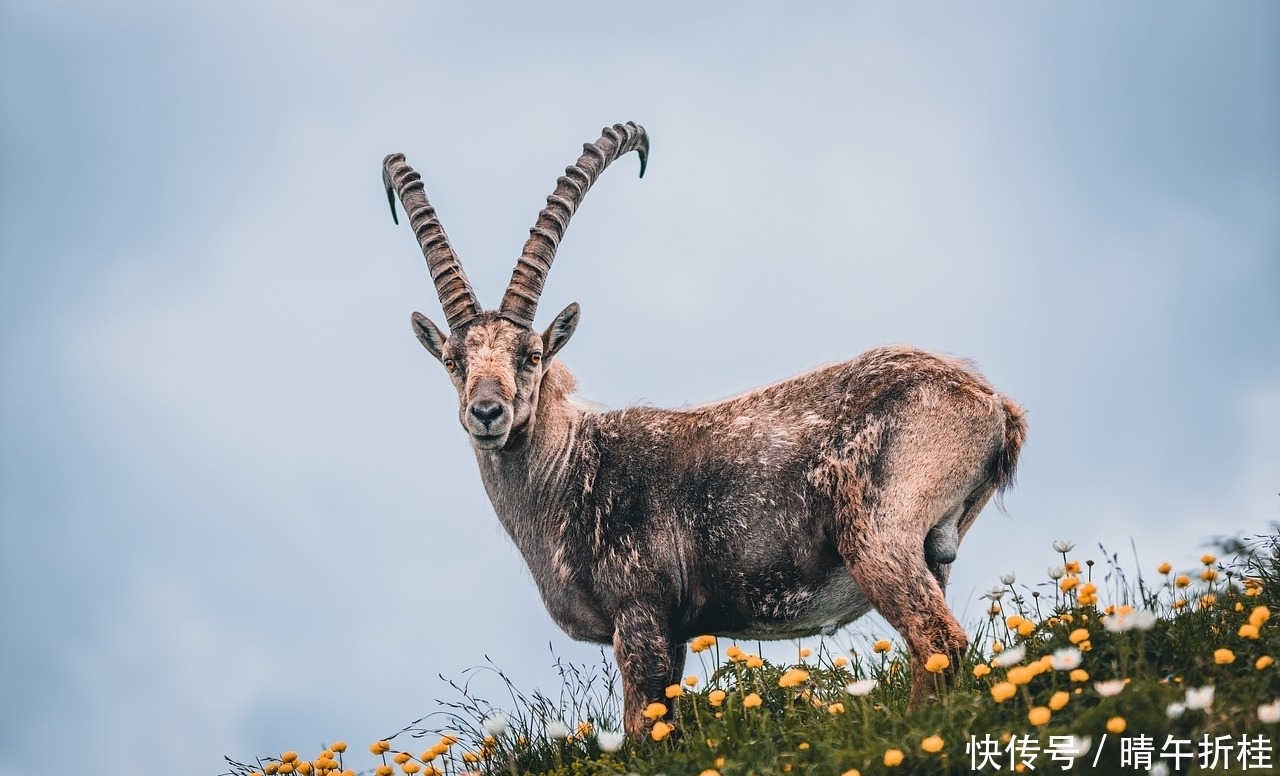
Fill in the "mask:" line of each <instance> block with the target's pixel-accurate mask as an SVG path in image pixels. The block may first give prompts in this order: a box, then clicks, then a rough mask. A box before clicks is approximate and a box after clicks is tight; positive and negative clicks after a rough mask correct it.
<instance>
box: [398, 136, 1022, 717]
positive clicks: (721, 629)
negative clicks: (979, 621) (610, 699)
mask: <svg viewBox="0 0 1280 776" xmlns="http://www.w3.org/2000/svg"><path fill="white" fill-rule="evenodd" d="M583 148H584V152H583V154H582V156H581V157H580V158H579V159H578V161H577V163H576V164H574V165H573V166H572V167H569V168H567V169H566V170H565V175H564V176H563V177H561V178H560V179H559V181H557V183H556V189H555V191H554V192H553V193H552V194H551V196H549V197H547V206H546V207H545V208H544V209H543V210H542V212H541V213H539V215H538V221H537V223H536V224H535V225H534V227H533V228H532V229H531V230H530V232H531V234H530V237H529V240H528V242H526V243H525V245H524V250H523V251H522V253H521V255H520V260H519V261H518V262H517V264H516V268H515V273H514V274H513V276H512V278H511V283H510V285H509V286H507V291H506V294H505V296H503V299H502V303H501V305H500V306H499V307H498V309H497V310H496V311H493V310H489V311H486V310H484V309H482V308H481V307H480V303H479V302H478V301H477V300H476V296H475V293H474V292H473V291H472V290H471V284H470V282H469V281H468V280H467V277H466V275H465V274H464V273H463V271H462V266H461V265H460V264H459V262H458V258H457V256H456V255H455V254H454V252H453V249H452V248H451V247H450V246H449V241H448V238H447V237H445V233H444V230H443V229H442V228H441V226H440V222H439V221H438V220H437V218H436V214H435V211H434V210H433V209H432V207H431V205H430V204H429V203H428V202H427V198H426V196H425V194H424V193H423V185H422V181H421V179H420V178H419V176H418V174H417V173H416V172H414V171H413V169H412V168H410V167H409V165H408V164H406V163H405V159H404V156H403V155H401V154H392V155H390V156H388V157H387V158H386V160H385V161H384V163H383V182H384V183H385V184H386V188H387V198H388V200H389V201H390V203H391V212H392V215H393V216H394V215H395V198H394V196H393V192H395V193H398V194H399V196H400V201H401V203H402V204H403V206H404V209H405V211H406V212H407V213H408V216H409V223H410V224H411V225H412V227H413V230H414V233H415V234H416V235H417V237H418V242H419V243H420V245H421V247H422V251H423V253H424V254H425V256H426V259H427V266H428V267H429V268H430V271H431V277H432V279H433V280H434V281H435V286H436V291H437V293H438V294H439V296H440V301H441V303H442V305H443V307H444V315H445V319H446V320H447V321H448V323H449V334H448V335H447V336H446V335H445V333H444V332H442V331H441V330H440V329H439V328H438V327H437V326H436V325H435V324H433V323H432V322H431V321H429V320H427V319H426V318H425V317H424V316H423V315H421V314H420V313H416V312H415V313H414V314H413V329H414V332H415V333H416V334H417V337H418V339H419V340H421V342H422V344H423V346H425V347H426V349H427V350H429V351H430V352H431V355H433V356H435V357H436V358H438V359H439V360H440V362H441V363H442V364H444V368H445V369H446V370H447V371H448V372H449V377H450V378H451V379H452V380H453V385H454V387H455V388H456V389H457V391H458V398H459V408H458V416H459V420H460V421H461V422H462V427H463V428H464V429H466V431H467V433H468V434H470V435H471V443H472V446H473V447H474V448H475V454H476V459H477V461H478V462H479V464H480V474H481V477H482V478H483V480H484V485H485V489H486V490H487V491H488V493H489V500H490V501H491V502H493V508H494V511H496V512H497V513H498V519H499V520H501V521H502V525H503V526H504V527H505V528H506V529H507V532H508V533H509V534H510V535H511V538H512V539H513V540H514V541H515V543H516V546H517V547H519V548H520V552H521V554H523V555H524V559H525V561H526V562H527V563H528V564H529V569H530V571H531V572H532V574H533V578H534V581H535V582H536V583H537V585H538V590H539V591H540V592H541V594H542V599H543V601H544V602H545V603H546V606H547V610H548V611H549V612H550V614H551V617H552V619H553V620H555V622H556V624H557V625H559V626H560V627H561V628H563V629H564V630H565V631H566V632H567V633H568V634H569V635H570V636H572V637H573V638H575V639H583V640H587V641H593V642H598V643H602V644H609V643H612V644H613V648H614V650H615V652H616V654H617V658H618V667H619V670H620V671H621V674H622V681H623V694H624V705H625V726H626V730H627V732H628V733H629V734H630V735H633V736H635V735H639V734H641V733H643V732H644V730H645V725H646V721H645V719H644V717H643V716H642V714H641V712H642V711H643V709H644V708H645V705H646V704H647V703H649V702H650V701H654V700H658V699H661V698H663V697H664V692H663V691H664V689H665V688H666V687H667V686H668V685H671V684H675V683H677V682H679V681H680V677H681V674H682V670H683V668H684V660H685V645H686V643H687V642H688V640H689V639H690V638H692V637H693V636H696V635H699V634H708V633H709V634H721V635H726V636H733V637H737V638H748V637H749V638H763V639H781V638H793V637H798V636H804V635H810V634H815V633H824V634H829V633H832V632H834V631H835V630H836V629H837V628H839V627H841V626H842V625H845V624H846V623H848V622H850V621H851V620H853V619H855V618H857V617H859V616H860V615H862V614H864V613H866V612H867V610H868V609H870V608H871V607H874V608H875V609H876V610H877V611H878V612H880V613H881V614H882V615H883V616H884V618H885V619H886V620H888V621H889V623H890V624H892V625H893V627H894V628H896V629H897V630H898V632H899V633H901V634H902V636H903V638H904V639H905V640H906V643H907V646H908V648H909V650H910V653H911V664H912V689H911V698H912V703H913V704H918V703H919V702H920V701H922V700H923V699H924V698H925V697H926V696H927V695H928V694H929V693H930V692H931V690H932V689H933V688H934V686H935V685H934V683H933V681H932V677H930V676H929V675H928V674H927V673H926V672H925V669H924V663H925V661H926V659H927V658H928V657H929V656H930V655H932V654H934V653H943V654H949V655H952V656H953V662H952V664H953V665H955V664H956V663H955V660H954V656H957V655H959V654H960V653H962V652H963V651H964V649H965V648H966V646H967V644H968V638H967V637H966V635H965V632H964V630H963V629H962V628H961V627H960V625H959V623H957V622H956V619H955V617H954V616H952V614H951V612H950V610H949V609H948V608H947V604H946V600H945V599H944V596H943V589H944V587H945V585H946V582H947V575H948V573H949V571H950V564H951V562H952V561H953V560H955V556H956V547H957V545H958V544H959V542H960V538H961V537H963V536H964V533H965V531H966V530H968V528H969V526H970V525H971V524H972V523H973V521H974V519H975V518H976V517H977V516H978V512H979V511H981V510H982V508H983V506H984V505H985V504H986V503H987V501H988V499H989V498H990V497H991V495H992V494H993V493H994V492H996V491H997V490H998V489H1002V488H1004V487H1005V486H1007V485H1008V484H1009V483H1010V480H1011V479H1012V477H1013V472H1014V466H1015V464H1016V462H1017V457H1018V449H1019V448H1020V447H1021V445H1022V441H1023V438H1024V437H1025V435H1026V423H1025V421H1024V419H1023V411H1022V409H1021V408H1020V407H1018V405H1016V404H1014V403H1013V402H1011V401H1009V400H1008V399H1006V398H1004V397H1003V396H1001V395H1000V394H998V393H996V392H995V391H994V390H993V389H992V388H991V386H990V385H989V384H988V383H987V381H986V380H984V379H983V378H982V377H981V376H979V375H977V374H975V373H974V372H973V371H971V370H970V369H969V368H967V367H966V366H965V365H964V364H963V363H961V362H960V361H957V360H954V359H950V358H944V357H942V356H938V355H934V354H932V353H926V352H923V351H920V350H914V349H912V348H907V347H900V346H893V347H881V348H875V349H873V350H870V351H868V352H866V353H864V354H863V355H862V356H860V357H859V358H857V359H855V360H853V361H848V362H845V363H842V364H832V365H829V366H823V367H819V368H818V369H815V370H813V371H811V372H806V373H805V374H802V375H800V376H798V377H793V378H791V379H789V380H784V381H782V382H779V383H775V384H773V385H769V386H766V387H764V388H758V389H756V390H754V391H751V392H749V393H746V394H743V395H741V396H738V397H736V398H733V399H728V400H726V401H721V402H716V403H714V404H705V405H701V406H697V407H690V408H687V409H680V410H661V409H653V408H650V407H631V408H628V409H624V410H619V411H615V412H601V411H597V410H595V409H591V408H588V407H585V406H582V405H580V404H577V403H575V402H574V401H573V399H572V398H571V395H572V394H573V391H574V389H575V387H576V383H575V380H574V378H573V376H572V375H571V374H570V373H569V370H568V369H566V368H565V367H564V365H563V364H561V363H560V359H558V358H556V355H557V354H558V353H559V352H560V349H561V348H563V347H564V345H565V343H566V342H568V341H569V337H570V336H571V335H572V334H573V332H574V329H575V328H576V327H577V325H578V305H577V304H571V305H569V306H568V307H567V308H565V309H564V311H563V312H561V313H560V314H559V315H557V316H556V317H555V319H554V320H553V321H552V322H551V325H550V326H549V327H547V329H546V331H544V332H542V333H541V334H539V333H538V332H536V331H535V330H534V328H533V317H534V312H535V311H536V310H537V307H538V297H539V296H540V295H541V293H542V284H543V281H544V280H545V278H546V275H547V271H548V270H549V269H550V268H551V262H552V259H553V258H554V257H555V254H556V247H557V246H558V245H559V243H560V239H561V238H562V237H563V236H564V231H565V228H566V227H567V226H568V223H569V219H570V217H571V216H572V215H573V213H574V211H575V210H576V209H577V207H578V205H579V203H580V202H581V201H582V198H583V196H584V195H585V194H586V192H587V189H589V188H590V187H591V185H592V184H593V183H594V182H595V180H596V178H597V177H598V176H599V175H600V173H601V172H603V171H604V169H605V168H606V167H607V166H608V165H609V164H610V163H611V162H613V161H614V160H615V159H617V158H619V157H621V156H622V155H624V154H626V153H628V152H630V151H637V152H638V153H639V155H640V174H641V175H643V174H644V167H645V163H646V161H647V157H648V151H649V141H648V137H647V136H646V135H645V132H644V129H642V128H641V127H639V126H637V125H635V124H631V123H628V124H618V125H615V126H613V127H612V128H605V129H604V132H603V136H602V137H601V138H600V139H599V140H597V141H596V142H595V143H593V144H588V145H585V146H584V147H583ZM950 678H951V677H950V675H948V676H947V677H946V679H948V680H949V679H950Z"/></svg>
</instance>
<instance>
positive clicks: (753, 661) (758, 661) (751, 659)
mask: <svg viewBox="0 0 1280 776" xmlns="http://www.w3.org/2000/svg"><path fill="white" fill-rule="evenodd" d="M763 665H764V659H763V658H761V657H760V656H759V655H747V668H760V667H761V666H763Z"/></svg>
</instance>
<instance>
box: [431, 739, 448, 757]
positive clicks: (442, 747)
mask: <svg viewBox="0 0 1280 776" xmlns="http://www.w3.org/2000/svg"><path fill="white" fill-rule="evenodd" d="M447 751H449V745H448V744H446V743H445V742H444V741H441V742H440V743H438V744H436V745H435V746H433V747H431V752H432V753H433V754H435V756H436V757H439V756H440V755H442V754H444V753H445V752H447Z"/></svg>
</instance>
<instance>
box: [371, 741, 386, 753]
mask: <svg viewBox="0 0 1280 776" xmlns="http://www.w3.org/2000/svg"><path fill="white" fill-rule="evenodd" d="M389 751H391V742H390V741H374V742H373V743H372V744H369V752H370V754H382V753H383V752H389Z"/></svg>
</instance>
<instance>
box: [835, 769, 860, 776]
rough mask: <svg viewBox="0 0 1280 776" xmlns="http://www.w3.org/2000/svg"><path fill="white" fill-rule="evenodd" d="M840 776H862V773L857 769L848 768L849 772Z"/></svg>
mask: <svg viewBox="0 0 1280 776" xmlns="http://www.w3.org/2000/svg"><path fill="white" fill-rule="evenodd" d="M840 776H862V771H860V770H858V769H857V768H850V769H849V770H847V771H845V772H844V773H842V774H840Z"/></svg>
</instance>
